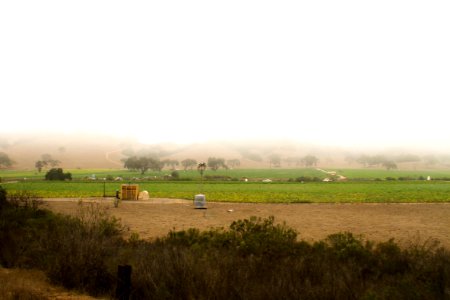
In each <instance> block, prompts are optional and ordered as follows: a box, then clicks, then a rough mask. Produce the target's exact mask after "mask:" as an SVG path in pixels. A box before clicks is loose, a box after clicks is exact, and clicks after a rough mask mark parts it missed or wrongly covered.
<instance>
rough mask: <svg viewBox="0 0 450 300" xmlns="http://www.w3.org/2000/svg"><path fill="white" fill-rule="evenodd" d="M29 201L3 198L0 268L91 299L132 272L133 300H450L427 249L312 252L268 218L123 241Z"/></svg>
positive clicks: (345, 244)
mask: <svg viewBox="0 0 450 300" xmlns="http://www.w3.org/2000/svg"><path fill="white" fill-rule="evenodd" d="M1 195H2V193H1V189H0V200H1ZM5 195H6V194H5ZM30 197H31V196H30ZM34 200H36V201H34V202H33V199H31V198H26V197H25V196H20V197H19V196H17V195H16V196H11V198H9V195H7V196H6V200H5V201H6V202H5V203H7V204H5V205H3V206H2V207H3V209H2V210H0V217H1V218H0V220H1V221H0V263H1V264H2V266H4V267H33V268H39V269H41V270H44V271H45V272H46V274H47V275H48V276H49V278H50V279H51V280H52V281H53V282H55V283H58V284H62V285H64V286H66V287H68V288H73V289H78V290H82V291H87V292H89V293H91V294H93V295H103V296H111V295H113V294H114V290H115V283H116V281H117V278H116V269H117V265H118V264H129V265H131V266H132V268H133V271H132V294H131V297H132V299H450V253H449V251H448V250H446V249H444V248H442V247H439V244H437V243H433V242H429V241H427V242H425V243H416V244H411V245H409V246H406V247H400V246H399V245H398V244H397V243H395V241H394V240H388V241H386V242H383V243H374V242H370V241H365V240H364V239H363V238H362V237H360V236H355V235H353V234H352V233H348V232H344V233H336V234H333V235H330V236H328V237H327V238H326V239H324V240H322V241H318V242H314V243H309V242H306V241H301V240H299V238H298V235H297V233H296V232H295V231H294V230H293V229H291V228H289V227H287V226H286V224H283V223H276V222H275V219H274V218H273V217H269V218H266V219H261V218H256V217H251V218H250V219H246V220H237V221H235V222H233V223H232V224H231V225H230V226H229V228H227V229H224V228H219V229H210V230H207V231H199V230H197V229H188V230H185V231H172V232H170V233H169V234H168V235H167V236H166V237H163V238H160V239H156V240H154V241H146V240H142V239H139V237H138V236H137V234H133V235H131V237H130V238H129V239H128V240H124V239H123V238H122V230H123V229H122V227H121V225H120V224H119V223H118V221H117V220H116V219H114V218H112V217H111V216H109V215H108V213H107V211H106V210H105V209H104V208H102V207H101V206H100V205H99V204H80V206H79V211H78V213H77V214H76V216H74V217H68V216H62V215H57V214H53V213H51V212H50V211H47V210H42V209H40V208H39V205H30V203H39V202H38V201H37V199H34ZM14 203H16V204H14Z"/></svg>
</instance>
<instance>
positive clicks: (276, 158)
mask: <svg viewBox="0 0 450 300" xmlns="http://www.w3.org/2000/svg"><path fill="white" fill-rule="evenodd" d="M269 165H270V167H272V166H274V167H280V166H281V156H280V155H278V154H275V153H274V154H271V155H270V156H269Z"/></svg>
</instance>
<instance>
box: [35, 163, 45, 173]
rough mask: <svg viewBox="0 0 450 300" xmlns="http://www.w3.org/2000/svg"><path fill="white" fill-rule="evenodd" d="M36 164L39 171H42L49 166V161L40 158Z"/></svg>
mask: <svg viewBox="0 0 450 300" xmlns="http://www.w3.org/2000/svg"><path fill="white" fill-rule="evenodd" d="M34 166H35V167H36V169H37V170H38V172H39V173H41V172H42V169H43V168H44V167H46V166H47V162H45V161H43V160H38V161H37V162H35V163H34Z"/></svg>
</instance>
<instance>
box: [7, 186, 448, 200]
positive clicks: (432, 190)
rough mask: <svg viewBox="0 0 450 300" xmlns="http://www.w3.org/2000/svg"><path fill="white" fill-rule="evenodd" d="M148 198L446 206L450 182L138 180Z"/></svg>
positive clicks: (53, 189) (41, 190)
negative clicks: (198, 196) (196, 196)
mask: <svg viewBox="0 0 450 300" xmlns="http://www.w3.org/2000/svg"><path fill="white" fill-rule="evenodd" d="M120 186H121V183H117V182H46V181H35V182H26V181H24V182H16V183H7V184H3V187H4V188H5V189H6V190H9V191H17V190H26V191H31V192H33V193H35V194H37V195H39V196H41V197H44V198H57V197H62V198H65V197H75V198H79V197H81V198H83V197H101V196H103V195H104V194H105V195H106V196H114V195H115V193H116V191H117V190H120ZM139 189H140V190H141V191H143V190H146V191H148V192H149V194H150V197H151V198H181V199H193V197H194V195H195V194H198V193H204V194H205V195H206V198H207V200H208V201H229V202H256V203H258V202H260V203H264V202H283V203H302V202H306V203H308V202H312V203H320V202H355V203H363V202H385V203H389V202H449V201H450V183H449V182H433V181H431V182H427V181H423V182H414V181H406V182H398V181H397V182H390V181H372V182H329V183H325V182H317V183H278V182H272V183H256V182H252V183H250V182H247V183H246V182H226V183H224V182H205V183H204V184H201V183H200V182H142V183H140V184H139Z"/></svg>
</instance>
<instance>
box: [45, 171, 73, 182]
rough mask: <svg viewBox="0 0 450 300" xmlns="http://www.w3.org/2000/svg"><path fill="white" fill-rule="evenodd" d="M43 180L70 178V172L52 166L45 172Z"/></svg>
mask: <svg viewBox="0 0 450 300" xmlns="http://www.w3.org/2000/svg"><path fill="white" fill-rule="evenodd" d="M45 180H72V174H71V173H63V169H61V168H52V169H50V170H49V171H48V172H47V173H46V174H45Z"/></svg>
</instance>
